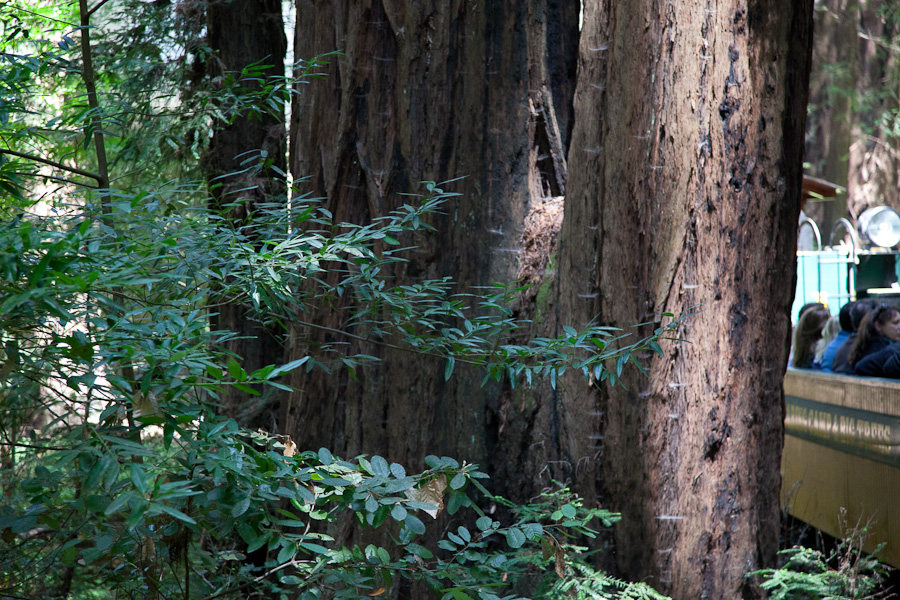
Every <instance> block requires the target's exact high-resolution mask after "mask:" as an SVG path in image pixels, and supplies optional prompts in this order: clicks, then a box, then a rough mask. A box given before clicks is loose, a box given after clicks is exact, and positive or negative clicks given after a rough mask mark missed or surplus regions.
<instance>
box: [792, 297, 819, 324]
mask: <svg viewBox="0 0 900 600" xmlns="http://www.w3.org/2000/svg"><path fill="white" fill-rule="evenodd" d="M813 308H823V309H824V308H825V305H824V304H822V303H821V302H807V303H806V304H804V305H803V306H801V307H800V310H799V311H797V322H798V323H799V322H800V319H802V318H803V315H804V314H806V311H808V310H811V309H813Z"/></svg>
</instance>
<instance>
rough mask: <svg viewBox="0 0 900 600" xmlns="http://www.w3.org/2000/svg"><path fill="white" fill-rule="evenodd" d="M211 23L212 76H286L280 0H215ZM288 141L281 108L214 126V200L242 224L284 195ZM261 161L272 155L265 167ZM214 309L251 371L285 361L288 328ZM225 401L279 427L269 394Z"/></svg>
mask: <svg viewBox="0 0 900 600" xmlns="http://www.w3.org/2000/svg"><path fill="white" fill-rule="evenodd" d="M207 23H208V33H207V36H208V43H209V46H210V47H211V48H212V49H213V50H215V51H216V52H217V53H216V54H215V55H214V56H212V57H211V58H209V59H208V62H207V69H208V73H209V76H210V77H212V78H216V77H224V76H225V75H226V73H237V72H240V71H241V70H242V69H244V68H245V67H247V66H249V65H252V64H261V65H269V66H268V68H266V69H265V70H264V72H263V75H264V76H268V77H283V76H284V57H285V52H286V50H287V41H286V40H285V36H284V23H283V21H282V17H281V2H280V1H279V0H240V1H231V0H210V2H209V3H208V5H207ZM255 76H258V75H255ZM286 143H287V133H286V129H285V124H284V117H283V115H277V114H269V113H264V114H263V115H262V116H260V117H258V118H252V119H251V118H248V117H246V116H242V117H238V118H236V119H235V120H234V121H233V122H232V123H231V124H230V125H228V126H227V127H225V128H223V129H220V130H217V131H215V132H214V133H213V137H212V142H211V144H210V149H209V151H208V153H207V155H206V159H205V166H206V173H207V179H208V181H209V183H210V190H211V192H212V195H213V200H212V205H213V206H214V207H217V208H224V209H225V210H226V212H227V214H228V215H229V216H230V217H231V218H232V219H233V223H234V227H235V228H236V229H237V228H240V227H241V226H243V225H246V224H247V218H248V216H249V215H250V213H251V212H252V211H253V210H254V208H255V207H256V206H257V205H258V204H259V203H261V202H284V199H285V196H284V194H285V188H284V184H283V182H282V175H280V174H279V173H285V172H286ZM261 161H269V162H268V164H266V165H265V166H260V165H262V162H261ZM257 166H259V168H253V167H257ZM229 205H232V206H230V207H229ZM216 311H217V313H216V314H215V315H214V316H213V319H212V326H213V328H214V329H218V330H223V331H232V332H235V333H236V334H237V337H236V338H235V339H233V340H232V341H231V342H229V343H228V345H227V346H228V349H229V350H230V351H232V352H234V353H235V354H236V355H237V356H238V357H240V360H241V363H242V365H243V367H244V369H245V370H246V371H248V372H249V371H253V370H255V369H258V368H260V367H263V366H266V365H269V364H276V363H279V362H280V361H281V359H282V358H283V355H284V349H283V343H282V341H281V340H282V339H283V338H284V332H278V331H276V330H274V329H273V328H270V327H266V326H264V325H262V324H261V323H260V322H259V321H258V320H255V319H253V318H251V317H250V311H249V307H247V306H242V305H240V304H224V305H221V306H219V307H217V309H216ZM221 400H222V404H223V406H224V407H225V411H226V412H227V414H229V416H233V417H236V418H238V419H239V420H240V421H241V423H242V424H243V425H244V426H247V427H264V428H265V429H268V430H274V429H275V427H276V423H275V417H276V414H277V411H275V410H273V409H272V407H271V406H266V403H265V400H266V399H263V402H259V401H253V402H248V400H249V398H248V396H247V394H244V393H243V392H238V391H226V392H225V393H224V395H223V397H222V399H221Z"/></svg>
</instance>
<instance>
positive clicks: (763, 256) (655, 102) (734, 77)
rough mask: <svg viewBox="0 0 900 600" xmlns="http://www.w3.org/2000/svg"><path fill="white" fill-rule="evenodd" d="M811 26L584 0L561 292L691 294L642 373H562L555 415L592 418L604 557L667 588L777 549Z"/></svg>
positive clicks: (616, 316)
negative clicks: (611, 512) (612, 516)
mask: <svg viewBox="0 0 900 600" xmlns="http://www.w3.org/2000/svg"><path fill="white" fill-rule="evenodd" d="M811 29H812V0H805V1H801V2H793V3H775V2H747V1H744V0H727V1H725V2H715V3H713V2H701V1H688V0H684V1H681V2H661V1H658V0H637V1H635V2H628V3H625V2H612V1H609V0H606V1H594V2H587V3H586V4H585V12H584V31H583V32H582V39H581V50H580V59H579V79H578V87H577V90H576V97H575V127H574V132H573V137H572V142H571V146H570V152H569V181H568V184H567V195H566V207H565V218H564V223H563V229H562V232H561V234H560V244H561V250H560V269H561V273H560V276H561V283H560V288H561V290H560V301H559V303H560V312H561V313H563V314H568V315H571V316H572V317H575V316H580V317H581V318H582V319H585V320H586V319H588V318H591V317H593V316H594V315H596V314H599V315H600V317H601V319H602V321H603V322H605V323H608V324H615V325H619V326H622V327H629V326H631V325H632V324H634V323H639V322H648V321H649V322H656V321H660V320H662V319H663V314H664V313H674V314H676V315H677V314H684V313H686V312H690V311H691V310H694V309H692V307H696V309H697V310H699V311H700V312H699V314H696V315H694V316H691V317H689V318H687V319H685V320H684V321H683V322H682V323H681V325H680V326H679V328H678V337H679V338H680V339H678V340H670V341H667V342H666V343H664V344H663V349H664V351H665V356H664V357H662V358H660V357H657V356H646V357H643V360H644V364H645V365H646V366H647V368H648V370H649V373H650V377H649V379H647V378H645V377H643V376H640V375H639V374H638V373H637V371H636V370H629V371H626V373H625V378H624V383H625V385H624V386H621V387H615V388H613V389H608V390H606V393H605V394H604V396H603V397H602V398H598V396H597V394H596V393H595V391H594V388H591V387H588V386H587V385H586V384H585V383H584V382H583V381H576V380H575V379H573V380H571V381H569V382H567V386H566V388H565V389H566V397H565V398H564V399H563V407H564V409H563V411H562V413H561V417H562V423H561V427H563V428H565V429H566V430H567V431H568V432H569V440H570V444H571V449H570V453H571V455H572V456H573V458H575V459H577V458H578V457H587V458H589V457H592V456H594V453H595V450H594V449H593V448H591V445H592V444H596V442H595V441H593V440H595V439H596V438H597V437H598V434H602V436H603V448H602V451H601V454H600V462H601V464H602V470H603V476H604V480H603V481H602V482H601V484H602V487H603V488H605V493H606V501H607V503H608V504H610V505H611V506H612V508H615V509H618V510H621V511H622V512H623V521H622V522H621V523H620V525H619V526H618V528H617V533H616V541H617V557H618V563H619V566H620V567H621V569H622V570H623V571H624V573H625V574H626V575H628V576H629V577H632V578H635V579H642V580H647V581H649V582H650V583H651V584H652V585H654V586H657V587H658V588H659V589H661V590H662V591H663V592H666V593H669V594H671V595H673V596H674V597H675V598H678V599H692V600H693V599H696V598H738V597H741V596H744V597H757V596H759V590H758V588H756V587H755V586H754V585H753V583H752V582H751V581H749V580H747V579H745V577H744V576H745V574H746V573H748V572H749V571H752V570H753V569H755V568H758V567H761V566H764V565H770V564H772V563H773V562H774V558H775V552H776V550H777V545H778V533H779V502H778V499H779V488H780V485H779V484H780V477H779V458H780V453H781V445H782V429H783V423H782V420H783V413H784V400H783V390H782V376H783V373H784V369H785V364H786V362H787V340H788V332H789V327H790V324H789V320H788V312H789V309H790V304H791V299H792V295H793V289H794V288H793V280H794V258H793V256H794V248H795V245H796V235H797V233H796V227H797V217H798V212H799V199H800V182H801V176H802V154H803V131H804V123H805V115H806V100H807V90H808V76H809V68H810V67H809V65H810V43H811ZM588 415H596V416H595V417H593V419H592V418H591V417H588Z"/></svg>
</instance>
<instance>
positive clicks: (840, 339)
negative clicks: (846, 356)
mask: <svg viewBox="0 0 900 600" xmlns="http://www.w3.org/2000/svg"><path fill="white" fill-rule="evenodd" d="M854 304H856V303H855V302H848V303H847V304H845V305H844V306H842V307H841V310H840V312H839V313H838V322H839V323H840V325H841V330H840V331H839V332H838V333H837V335H836V336H834V339H832V340H831V341H830V342H829V343H828V345H826V346H825V351H824V352H823V353H822V360H821V361H820V362H821V364H822V370H823V371H825V372H826V373H831V372H832V369H833V365H834V355H835V353H836V352H837V351H838V348H840V347H841V345H842V344H843V343H844V342H846V341H847V338H849V337H850V334H852V333H853V331H854V329H853V319H852V318H851V317H850V309H852V308H853V305H854ZM857 324H858V323H857ZM848 350H849V349H848Z"/></svg>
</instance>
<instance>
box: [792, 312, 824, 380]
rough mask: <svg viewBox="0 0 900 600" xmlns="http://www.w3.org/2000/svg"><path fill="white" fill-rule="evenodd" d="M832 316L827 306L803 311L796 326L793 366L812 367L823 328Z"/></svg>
mask: <svg viewBox="0 0 900 600" xmlns="http://www.w3.org/2000/svg"><path fill="white" fill-rule="evenodd" d="M830 317H831V313H829V312H828V309H827V308H824V307H823V308H811V309H809V310H807V311H806V312H804V313H803V316H801V317H800V321H799V322H798V323H797V326H796V327H795V328H794V344H793V347H794V348H793V351H792V355H791V364H792V366H794V367H796V368H798V369H811V368H812V366H813V358H815V354H816V342H818V341H819V339H820V338H821V337H822V329H824V328H825V323H827V322H828V319H829V318H830Z"/></svg>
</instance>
